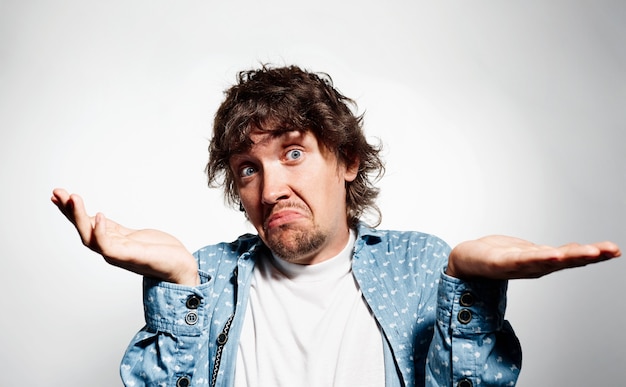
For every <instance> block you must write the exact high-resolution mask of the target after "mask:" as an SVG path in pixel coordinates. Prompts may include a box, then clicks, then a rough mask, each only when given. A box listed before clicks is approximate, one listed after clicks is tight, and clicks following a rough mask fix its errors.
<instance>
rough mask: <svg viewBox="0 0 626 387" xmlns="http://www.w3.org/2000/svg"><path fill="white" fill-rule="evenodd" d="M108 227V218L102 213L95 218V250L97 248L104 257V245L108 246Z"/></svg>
mask: <svg viewBox="0 0 626 387" xmlns="http://www.w3.org/2000/svg"><path fill="white" fill-rule="evenodd" d="M106 227H107V219H106V217H105V216H104V214H102V213H101V212H98V213H97V214H96V216H95V224H94V228H93V237H94V241H93V242H94V244H95V246H93V248H97V250H98V251H99V252H100V253H102V254H103V255H104V254H105V253H104V252H103V250H104V245H106V239H107V232H106Z"/></svg>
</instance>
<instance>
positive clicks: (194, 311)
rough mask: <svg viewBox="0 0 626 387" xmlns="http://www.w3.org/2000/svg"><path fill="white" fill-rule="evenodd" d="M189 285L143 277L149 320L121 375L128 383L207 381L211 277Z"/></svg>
mask: <svg viewBox="0 0 626 387" xmlns="http://www.w3.org/2000/svg"><path fill="white" fill-rule="evenodd" d="M200 279H201V284H200V285H199V286H196V287H188V286H182V285H177V284H172V283H168V282H162V281H157V280H154V279H151V278H144V285H143V286H144V314H145V319H146V325H145V326H144V328H143V329H142V330H141V331H139V332H138V333H137V334H136V335H135V337H134V338H133V340H132V341H131V343H130V345H129V346H128V349H127V350H126V353H125V355H124V358H123V359H122V364H121V366H120V374H121V377H122V381H123V383H124V385H125V386H133V387H138V386H189V385H190V384H191V380H193V382H194V385H196V384H198V385H205V384H206V385H208V361H207V359H206V357H207V356H208V355H207V353H208V351H207V349H206V348H205V347H206V345H207V342H208V339H207V337H208V330H209V329H208V326H209V322H208V316H207V315H206V310H207V308H206V307H205V306H206V305H205V304H206V302H207V299H208V298H207V293H208V282H209V279H210V277H209V276H208V275H207V274H206V273H203V272H202V271H200Z"/></svg>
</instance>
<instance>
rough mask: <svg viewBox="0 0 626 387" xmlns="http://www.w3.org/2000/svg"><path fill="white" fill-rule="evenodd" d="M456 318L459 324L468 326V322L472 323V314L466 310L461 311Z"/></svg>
mask: <svg viewBox="0 0 626 387" xmlns="http://www.w3.org/2000/svg"><path fill="white" fill-rule="evenodd" d="M456 318H457V319H458V320H459V322H460V323H461V324H469V322H470V321H472V312H470V311H469V310H468V309H461V310H460V311H459V314H458V315H457V316H456Z"/></svg>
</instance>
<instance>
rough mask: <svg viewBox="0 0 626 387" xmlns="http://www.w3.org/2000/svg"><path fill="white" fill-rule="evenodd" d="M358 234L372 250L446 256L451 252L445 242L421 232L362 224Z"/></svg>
mask: <svg viewBox="0 0 626 387" xmlns="http://www.w3.org/2000/svg"><path fill="white" fill-rule="evenodd" d="M357 233H358V240H359V242H360V243H361V244H362V245H363V246H368V247H369V248H371V249H383V250H385V251H407V252H408V251H412V252H421V253H425V252H430V253H432V254H437V255H439V254H445V255H446V256H447V255H448V253H449V252H450V246H449V245H448V244H447V243H446V242H445V241H444V240H442V239H441V238H439V237H437V236H436V235H432V234H427V233H424V232H420V231H400V230H379V229H375V228H371V227H369V226H367V225H365V224H363V223H361V224H359V226H358V229H357Z"/></svg>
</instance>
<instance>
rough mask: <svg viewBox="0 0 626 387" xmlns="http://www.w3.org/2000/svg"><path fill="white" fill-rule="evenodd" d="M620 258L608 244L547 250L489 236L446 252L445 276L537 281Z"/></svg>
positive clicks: (505, 238)
mask: <svg viewBox="0 0 626 387" xmlns="http://www.w3.org/2000/svg"><path fill="white" fill-rule="evenodd" d="M620 255H621V252H620V249H619V247H618V246H617V245H616V244H615V243H613V242H608V241H607V242H598V243H592V244H578V243H569V244H566V245H563V246H560V247H551V246H543V245H536V244H534V243H531V242H528V241H525V240H522V239H518V238H513V237H508V236H501V235H492V236H487V237H484V238H480V239H477V240H474V241H467V242H463V243H461V244H459V245H458V246H456V247H455V248H454V249H453V250H452V252H451V253H450V257H449V261H448V268H447V269H446V274H448V275H449V276H452V277H456V278H461V279H516V278H538V277H541V276H544V275H546V274H550V273H552V272H555V271H558V270H563V269H567V268H573V267H580V266H585V265H588V264H591V263H597V262H602V261H606V260H608V259H611V258H616V257H619V256H620Z"/></svg>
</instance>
